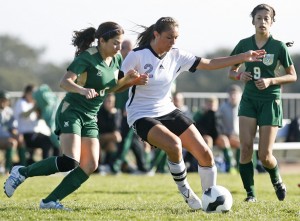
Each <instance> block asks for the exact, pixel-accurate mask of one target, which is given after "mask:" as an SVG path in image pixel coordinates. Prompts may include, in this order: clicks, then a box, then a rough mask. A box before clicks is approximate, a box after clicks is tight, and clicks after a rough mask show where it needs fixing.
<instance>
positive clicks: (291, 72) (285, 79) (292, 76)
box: [269, 65, 297, 85]
mask: <svg viewBox="0 0 300 221" xmlns="http://www.w3.org/2000/svg"><path fill="white" fill-rule="evenodd" d="M269 79H270V81H271V82H270V84H271V85H273V84H287V83H292V82H295V81H296V80H297V74H296V70H295V67H294V65H291V66H289V67H287V68H286V69H285V75H283V76H280V77H275V78H269Z"/></svg>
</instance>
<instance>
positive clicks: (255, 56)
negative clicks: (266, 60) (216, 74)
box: [197, 50, 266, 70]
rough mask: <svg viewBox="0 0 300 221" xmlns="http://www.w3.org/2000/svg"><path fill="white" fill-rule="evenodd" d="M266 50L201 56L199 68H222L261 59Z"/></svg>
mask: <svg viewBox="0 0 300 221" xmlns="http://www.w3.org/2000/svg"><path fill="white" fill-rule="evenodd" d="M265 54H266V51H265V50H256V51H252V50H250V51H247V52H245V53H241V54H237V55H233V56H229V57H220V58H213V59H207V58H201V61H200V62H199V64H198V66H197V69H198V70H215V69H220V68H225V67H228V66H232V65H235V64H241V63H244V62H255V61H261V60H262V58H263V57H264V56H265Z"/></svg>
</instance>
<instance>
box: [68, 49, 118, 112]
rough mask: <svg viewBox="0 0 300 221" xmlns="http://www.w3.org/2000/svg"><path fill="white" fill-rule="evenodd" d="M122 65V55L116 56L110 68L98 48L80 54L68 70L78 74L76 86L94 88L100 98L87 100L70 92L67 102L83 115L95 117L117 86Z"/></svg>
mask: <svg viewBox="0 0 300 221" xmlns="http://www.w3.org/2000/svg"><path fill="white" fill-rule="evenodd" d="M121 63H122V56H121V54H116V55H115V56H114V57H113V59H112V61H111V64H110V65H109V66H108V65H107V64H106V63H105V61H103V59H102V57H101V55H100V53H99V52H98V49H97V48H96V47H91V48H89V49H87V50H86V51H84V52H82V53H81V54H79V55H78V56H77V57H76V58H75V59H74V61H73V62H72V63H71V64H70V66H69V67H68V69H67V70H68V71H71V72H73V73H75V74H77V76H78V78H77V79H76V81H75V83H76V84H78V85H80V86H82V87H84V88H94V89H95V91H96V92H97V93H98V94H99V96H97V97H95V98H93V99H86V98H85V96H83V95H81V94H78V93H71V92H68V93H67V94H66V96H65V98H64V99H65V101H67V102H68V103H70V105H72V106H73V108H76V109H77V110H78V111H80V112H81V113H85V114H88V115H91V116H95V115H96V114H97V112H98V110H99V108H100V106H101V105H102V103H103V100H104V98H105V95H106V94H107V93H108V90H109V89H111V88H112V87H114V86H115V85H116V84H117V80H118V74H119V70H120V67H121Z"/></svg>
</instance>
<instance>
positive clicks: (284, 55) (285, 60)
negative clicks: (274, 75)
mask: <svg viewBox="0 0 300 221" xmlns="http://www.w3.org/2000/svg"><path fill="white" fill-rule="evenodd" d="M279 61H280V63H281V64H282V66H283V67H284V68H288V67H289V66H291V65H293V61H292V58H291V56H290V54H289V51H288V48H287V46H286V45H285V44H284V43H283V42H281V50H280V55H279Z"/></svg>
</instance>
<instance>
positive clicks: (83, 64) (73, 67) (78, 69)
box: [67, 52, 89, 75]
mask: <svg viewBox="0 0 300 221" xmlns="http://www.w3.org/2000/svg"><path fill="white" fill-rule="evenodd" d="M84 54H87V53H85V52H83V53H82V54H80V55H78V56H77V57H75V58H74V60H73V61H72V62H71V64H70V65H69V67H68V68H67V71H72V72H73V73H74V74H77V75H79V74H81V73H83V72H85V71H86V70H87V68H88V66H89V64H88V62H87V59H85V56H86V55H84Z"/></svg>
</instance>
